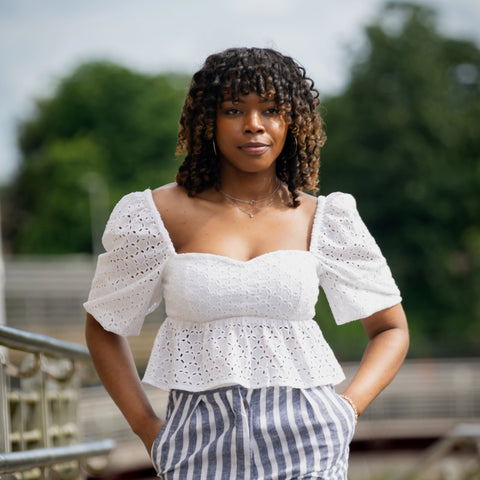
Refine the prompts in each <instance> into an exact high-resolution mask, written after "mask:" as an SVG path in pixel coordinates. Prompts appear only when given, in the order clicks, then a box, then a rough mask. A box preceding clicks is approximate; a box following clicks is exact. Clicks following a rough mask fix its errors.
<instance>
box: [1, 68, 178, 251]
mask: <svg viewBox="0 0 480 480" xmlns="http://www.w3.org/2000/svg"><path fill="white" fill-rule="evenodd" d="M187 81H188V78H187V77H184V76H180V75H158V76H150V75H142V74H139V73H134V72H132V71H130V70H128V69H126V68H123V67H121V66H119V65H115V64H113V63H106V62H94V63H87V64H84V65H81V66H80V67H79V68H77V69H76V70H75V71H74V72H73V73H72V74H71V75H70V76H68V77H66V78H64V79H63V80H62V81H61V82H60V83H59V85H58V87H57V89H56V91H55V92H54V94H53V96H52V97H51V98H48V99H42V100H39V101H37V102H36V111H35V113H34V114H33V115H32V116H31V118H28V119H27V120H26V121H24V122H23V123H22V124H21V125H20V127H19V145H20V150H21V155H22V163H21V168H20V172H19V174H18V176H17V178H16V179H15V180H14V182H13V184H12V185H11V187H10V188H9V189H8V191H7V192H6V196H7V202H4V203H7V204H8V205H7V206H6V207H4V208H5V209H6V213H5V223H6V227H5V236H6V243H7V244H8V246H9V248H10V249H11V250H12V251H14V252H15V253H37V254H39V253H74V252H91V251H92V232H91V230H92V229H93V230H94V236H95V234H98V226H97V225H95V223H100V224H101V229H102V230H103V227H104V224H105V221H106V217H107V215H108V212H109V210H110V208H111V207H112V205H113V204H114V203H115V202H116V201H118V200H119V198H120V197H121V196H122V195H123V194H125V193H127V192H129V191H133V190H139V189H142V190H143V189H145V188H147V187H152V188H154V187H157V186H159V185H162V184H164V183H168V182H171V181H173V178H174V175H175V172H176V170H177V167H178V161H177V160H176V159H175V158H174V151H175V144H176V136H177V130H178V119H179V117H180V111H181V108H182V105H183V101H184V97H185V88H186V85H187ZM106 192H109V194H110V195H109V197H110V201H109V203H108V205H102V202H101V200H102V199H104V198H105V196H106ZM97 236H98V235H97Z"/></svg>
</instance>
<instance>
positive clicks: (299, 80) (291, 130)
mask: <svg viewBox="0 0 480 480" xmlns="http://www.w3.org/2000/svg"><path fill="white" fill-rule="evenodd" d="M249 93H256V94H257V95H259V96H260V97H262V98H267V99H273V100H274V101H275V103H276V106H277V108H278V110H279V112H280V113H281V114H282V115H284V116H285V118H286V119H287V120H288V122H289V124H288V132H287V138H286V141H285V145H284V148H283V150H282V152H281V154H280V155H279V157H278V158H277V160H276V172H277V176H278V178H279V179H280V180H281V181H283V182H285V184H286V185H287V187H288V190H289V191H290V193H291V196H292V204H291V206H293V207H296V206H298V205H299V201H298V192H299V191H301V190H307V191H312V192H316V191H317V183H318V167H319V156H320V147H321V146H323V144H324V143H325V140H326V135H325V132H324V129H323V121H322V119H321V117H320V114H319V112H318V106H319V100H318V96H319V94H318V91H317V90H316V89H315V88H314V83H313V81H312V80H311V79H310V78H309V77H307V76H306V73H305V69H304V68H303V67H301V66H300V65H298V64H297V63H296V62H295V61H294V60H293V59H292V58H291V57H288V56H285V55H282V54H281V53H279V52H277V51H275V50H272V49H269V48H231V49H228V50H225V51H223V52H220V53H217V54H213V55H210V56H209V57H208V58H207V59H206V61H205V64H204V65H203V67H202V69H201V70H199V71H198V72H197V73H195V74H194V75H193V78H192V81H191V84H190V89H189V92H188V94H187V97H186V99H185V104H184V107H183V111H182V115H181V118H180V130H179V133H178V142H177V152H176V153H177V155H185V158H184V161H183V163H182V165H181V166H180V168H179V170H178V173H177V175H176V182H177V183H178V184H179V185H182V186H183V187H184V188H185V189H186V190H187V192H188V194H189V195H191V196H193V195H195V194H197V193H200V192H202V191H204V190H205V189H207V188H209V187H212V186H213V187H214V188H216V189H217V190H219V189H220V188H221V185H220V164H219V162H218V159H217V157H216V152H215V151H214V144H213V140H214V138H215V127H216V116H217V110H218V108H219V107H220V104H221V102H222V101H223V100H224V98H225V97H226V96H227V95H228V97H229V98H231V99H232V100H233V101H237V100H238V99H239V97H241V96H244V95H248V94H249Z"/></svg>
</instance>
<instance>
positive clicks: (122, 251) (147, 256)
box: [84, 190, 174, 336]
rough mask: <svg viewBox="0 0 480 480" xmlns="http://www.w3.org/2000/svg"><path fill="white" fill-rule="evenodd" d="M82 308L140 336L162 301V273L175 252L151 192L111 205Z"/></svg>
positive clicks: (111, 326)
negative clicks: (146, 321) (147, 316)
mask: <svg viewBox="0 0 480 480" xmlns="http://www.w3.org/2000/svg"><path fill="white" fill-rule="evenodd" d="M102 242H103V246H104V247H105V250H106V251H105V253H102V254H101V255H99V257H98V262H97V268H96V271H95V275H94V278H93V281H92V286H91V289H90V293H89V296H88V301H87V302H85V303H84V308H85V310H86V311H87V312H88V313H90V314H91V315H92V316H93V317H95V319H96V320H97V321H98V322H99V323H100V324H101V325H102V326H103V328H105V330H108V331H111V332H114V333H116V334H118V335H122V336H130V335H138V334H139V333H140V330H141V328H142V325H143V321H144V318H145V316H146V315H148V314H149V313H151V312H152V311H153V310H155V308H157V307H158V305H159V304H160V302H161V298H162V286H161V275H162V271H163V267H164V265H165V262H166V261H167V259H168V258H169V256H170V255H171V254H172V253H173V252H174V250H173V246H172V244H171V241H170V237H169V236H168V233H167V231H166V230H165V227H163V224H162V223H161V220H160V215H159V213H158V211H157V210H156V207H155V204H154V203H153V199H152V198H151V192H150V191H149V190H146V191H145V192H134V193H130V194H128V195H126V196H125V197H123V198H122V199H121V200H120V202H118V204H117V205H116V206H115V208H114V209H113V211H112V213H111V215H110V218H109V220H108V223H107V226H106V228H105V232H104V234H103V237H102Z"/></svg>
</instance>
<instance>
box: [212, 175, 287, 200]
mask: <svg viewBox="0 0 480 480" xmlns="http://www.w3.org/2000/svg"><path fill="white" fill-rule="evenodd" d="M278 182H279V180H278V179H277V176H276V175H275V174H273V175H271V174H269V175H259V174H244V175H235V177H232V178H222V180H221V184H222V191H223V192H225V193H228V194H229V195H232V196H233V197H236V198H239V199H242V200H259V199H261V198H264V197H266V196H268V195H269V194H271V193H272V192H273V191H274V190H275V188H276V187H277V185H278Z"/></svg>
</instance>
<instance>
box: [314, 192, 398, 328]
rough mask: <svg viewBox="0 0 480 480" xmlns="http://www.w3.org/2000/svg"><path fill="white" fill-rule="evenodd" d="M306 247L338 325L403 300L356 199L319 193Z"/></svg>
mask: <svg viewBox="0 0 480 480" xmlns="http://www.w3.org/2000/svg"><path fill="white" fill-rule="evenodd" d="M318 202H319V204H318V208H317V214H316V217H315V223H314V227H313V229H312V242H311V251H312V252H313V253H314V254H315V255H316V256H317V258H318V265H319V278H320V286H321V287H322V288H323V290H324V292H325V295H326V297H327V300H328V303H329V305H330V308H331V310H332V313H333V316H334V318H335V321H336V322H337V324H343V323H347V322H350V321H352V320H358V319H360V318H365V317H368V316H370V315H372V314H373V313H375V312H378V311H380V310H383V309H385V308H388V307H392V306H394V305H397V304H398V303H400V302H401V301H402V298H401V296H400V291H399V290H398V288H397V286H396V284H395V281H394V280H393V278H392V274H391V272H390V268H389V267H388V265H387V262H386V260H385V258H384V256H383V255H382V252H381V251H380V248H379V247H378V245H377V244H376V242H375V239H374V238H373V237H372V235H371V234H370V232H369V231H368V229H367V227H366V226H365V224H364V223H363V221H362V219H361V218H360V215H359V213H358V211H357V207H356V203H355V199H354V198H353V197H352V196H351V195H348V194H344V193H339V192H336V193H332V194H330V195H328V196H327V197H319V199H318Z"/></svg>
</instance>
